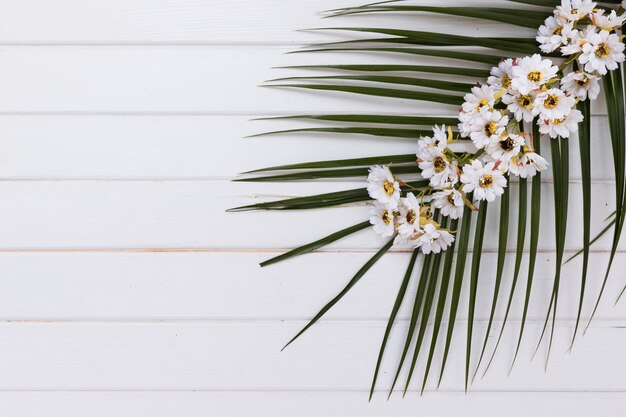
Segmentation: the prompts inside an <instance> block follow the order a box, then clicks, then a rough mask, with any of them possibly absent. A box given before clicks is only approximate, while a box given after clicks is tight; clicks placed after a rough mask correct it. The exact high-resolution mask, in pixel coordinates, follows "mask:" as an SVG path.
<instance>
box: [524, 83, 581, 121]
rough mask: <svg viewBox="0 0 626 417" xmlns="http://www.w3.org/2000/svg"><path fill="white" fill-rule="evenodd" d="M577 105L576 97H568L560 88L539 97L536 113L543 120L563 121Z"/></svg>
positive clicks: (536, 100)
mask: <svg viewBox="0 0 626 417" xmlns="http://www.w3.org/2000/svg"><path fill="white" fill-rule="evenodd" d="M575 104H576V100H575V99H574V97H572V96H568V95H566V94H565V93H564V92H563V91H562V90H561V89H559V88H551V89H549V90H548V91H544V92H542V93H540V94H538V95H537V98H536V99H535V108H534V111H535V114H539V117H541V118H542V119H563V118H564V117H565V116H567V115H568V114H569V113H570V112H571V111H572V107H574V105H575Z"/></svg>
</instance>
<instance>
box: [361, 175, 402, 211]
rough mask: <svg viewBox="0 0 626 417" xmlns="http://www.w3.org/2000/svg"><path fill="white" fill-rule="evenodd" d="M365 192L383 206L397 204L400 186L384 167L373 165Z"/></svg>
mask: <svg viewBox="0 0 626 417" xmlns="http://www.w3.org/2000/svg"><path fill="white" fill-rule="evenodd" d="M367 192H368V193H369V195H370V197H372V198H373V199H374V200H378V201H380V202H381V203H383V204H389V205H393V204H398V201H399V200H400V184H399V183H398V181H396V179H395V178H394V176H393V174H392V173H391V171H389V168H388V167H385V166H380V165H375V166H373V167H371V168H370V173H369V176H368V177H367Z"/></svg>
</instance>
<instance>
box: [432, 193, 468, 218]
mask: <svg viewBox="0 0 626 417" xmlns="http://www.w3.org/2000/svg"><path fill="white" fill-rule="evenodd" d="M432 197H433V199H432V202H431V204H432V205H433V206H434V207H435V208H437V209H439V211H440V212H441V214H442V215H444V216H448V217H450V218H451V219H460V218H461V217H463V208H464V207H465V204H464V203H463V194H461V193H460V192H459V191H458V190H456V189H454V188H450V189H447V190H441V191H438V192H436V193H435V194H433V196H432Z"/></svg>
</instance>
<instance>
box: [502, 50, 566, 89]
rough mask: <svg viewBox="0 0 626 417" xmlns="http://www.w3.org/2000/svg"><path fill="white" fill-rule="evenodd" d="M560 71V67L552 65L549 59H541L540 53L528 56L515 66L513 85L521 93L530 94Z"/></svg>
mask: <svg viewBox="0 0 626 417" xmlns="http://www.w3.org/2000/svg"><path fill="white" fill-rule="evenodd" d="M558 71H559V67H557V66H554V65H552V61H551V60H549V59H541V55H539V54H535V55H533V56H532V57H528V56H527V57H525V58H522V59H520V60H518V65H515V66H514V67H513V80H512V81H511V86H512V87H513V88H514V89H516V90H517V91H519V92H520V93H521V94H528V93H530V92H531V91H532V90H535V89H537V88H540V87H541V86H542V85H544V84H545V83H547V82H548V81H549V80H550V79H552V78H554V77H555V76H556V74H557V72H558Z"/></svg>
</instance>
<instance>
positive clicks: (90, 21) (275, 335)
mask: <svg viewBox="0 0 626 417" xmlns="http://www.w3.org/2000/svg"><path fill="white" fill-rule="evenodd" d="M460 1H463V0H456V1H455V0H446V1H445V2H439V3H446V4H459V2H460ZM355 3H358V1H356V2H355V1H350V0H315V1H308V2H299V1H288V0H267V1H262V2H259V1H251V0H233V1H218V0H130V1H128V0H126V1H121V0H116V1H102V0H83V1H73V0H56V1H46V0H3V1H2V2H0V179H1V180H2V182H0V195H1V196H2V199H1V200H0V231H1V233H0V271H1V272H2V273H1V275H0V415H3V416H4V415H7V416H15V417H25V416H41V415H47V416H64V417H74V416H111V415H116V416H151V417H153V416H154V417H160V416H171V415H180V416H200V415H203V416H204V415H219V416H267V415H274V416H294V415H296V416H302V417H309V416H330V415H336V414H337V413H341V415H342V416H370V415H371V416H374V415H376V416H378V415H385V416H404V415H407V414H408V413H422V414H423V415H427V416H449V415H468V416H474V415H480V416H501V415H508V416H527V415H529V414H530V415H534V416H554V415H568V416H588V415H601V416H606V417H610V416H621V415H623V410H624V406H625V405H626V382H625V379H624V375H625V374H626V361H625V360H624V355H623V352H624V346H626V319H625V316H626V304H624V303H621V304H618V305H617V306H615V307H613V306H612V304H613V303H612V301H613V299H614V296H615V295H616V294H617V293H618V292H619V291H620V290H621V288H622V286H623V285H624V283H625V282H624V278H623V274H620V272H621V271H623V270H624V268H625V267H626V258H625V257H624V252H623V249H626V247H624V246H622V250H621V251H620V253H619V255H618V258H617V261H616V263H617V264H616V266H615V271H616V273H615V274H614V277H613V279H612V280H611V281H609V285H608V288H607V290H606V291H607V297H606V299H605V302H604V303H603V305H602V306H601V308H600V310H599V312H598V316H597V320H596V321H595V322H594V325H593V326H592V328H591V329H590V331H589V332H588V334H587V335H586V336H585V337H584V338H581V339H580V340H579V341H578V343H577V344H576V346H575V348H574V350H573V351H572V353H570V354H567V353H564V352H565V350H566V348H567V342H568V341H569V337H570V335H571V332H572V330H573V323H574V318H575V314H576V307H577V305H576V302H577V286H578V279H579V277H578V273H577V271H578V269H577V268H578V267H579V266H580V260H577V261H575V262H573V263H572V264H568V265H567V266H566V268H565V275H564V276H565V280H564V281H565V282H564V289H563V296H562V297H561V306H560V309H559V319H558V324H557V330H558V333H557V337H556V341H555V348H554V351H553V354H552V358H551V362H550V366H549V368H548V372H547V373H544V370H543V362H542V360H541V358H536V359H535V360H534V361H533V362H530V355H531V353H532V352H531V350H532V348H533V347H534V343H536V340H537V338H538V334H539V332H540V326H541V324H542V319H543V315H544V314H545V307H546V303H547V301H548V300H547V299H546V294H547V291H548V289H549V287H550V285H551V278H552V268H553V266H554V262H555V259H554V258H555V257H554V254H553V252H552V250H553V248H554V243H553V240H552V233H553V221H552V219H551V217H552V216H551V212H550V203H548V202H546V203H545V204H544V215H543V219H542V227H543V229H544V234H543V237H542V239H541V242H540V248H541V253H540V255H539V259H538V275H537V278H536V283H535V291H534V293H533V294H534V298H533V300H532V303H533V306H532V308H531V312H530V316H529V322H530V324H529V327H528V330H527V339H526V342H527V343H526V344H525V345H524V347H523V351H522V353H521V356H520V359H519V361H518V364H517V367H516V368H515V370H514V371H513V373H512V374H511V376H510V377H507V370H508V366H509V363H510V360H511V357H510V350H511V347H512V344H513V343H514V337H515V333H514V332H515V330H516V329H517V326H519V321H520V318H521V317H520V307H521V302H522V300H521V292H522V291H524V285H521V286H520V288H519V289H518V291H519V294H518V298H517V299H516V300H515V302H514V304H513V312H512V316H511V325H510V326H509V327H508V330H507V333H505V337H504V342H503V344H504V346H503V349H502V350H501V352H500V353H499V355H498V356H497V357H496V360H495V362H494V366H493V369H492V370H491V372H490V374H488V375H487V377H485V379H484V380H480V381H478V382H477V383H476V384H475V386H474V387H473V388H472V390H471V392H470V393H469V394H468V395H464V394H463V392H462V386H461V381H462V377H461V374H462V372H463V366H464V363H463V358H462V353H463V352H462V351H463V349H464V343H463V339H464V337H465V336H464V331H463V330H462V329H461V328H459V332H458V336H457V337H456V342H457V343H456V344H455V346H454V348H453V349H454V352H452V356H451V362H450V364H449V366H448V373H447V375H446V377H445V379H444V383H443V385H442V390H441V391H439V392H433V391H432V388H433V387H432V386H431V387H430V389H429V392H427V394H426V395H425V396H424V397H422V398H419V396H418V394H417V393H416V392H415V391H411V392H410V393H409V395H408V397H407V399H405V400H401V399H400V394H397V395H395V396H394V397H392V400H391V401H390V402H386V401H384V394H382V393H381V394H379V395H378V396H377V397H376V398H375V401H374V402H372V403H368V402H367V389H368V386H369V382H370V377H371V373H372V370H373V365H374V361H375V358H376V353H377V349H378V344H379V340H380V337H381V336H382V332H383V329H384V325H385V320H386V317H387V315H388V313H389V309H390V308H391V304H392V303H393V299H394V297H395V292H396V290H397V286H398V285H399V282H400V279H401V275H402V273H403V268H404V264H405V263H406V262H407V254H406V253H404V252H402V251H396V252H394V253H392V254H390V255H388V256H387V257H386V258H385V259H384V260H383V261H381V262H380V263H379V264H378V265H376V266H375V267H374V268H373V270H372V272H371V273H370V274H369V275H368V276H367V277H365V278H364V279H363V280H362V282H361V283H360V284H359V285H358V286H357V287H355V289H354V290H353V292H351V294H349V295H348V296H347V297H346V298H345V300H344V301H343V302H342V303H341V304H339V305H338V306H336V308H335V309H333V310H332V311H331V312H330V313H329V314H328V317H327V318H326V319H325V320H323V321H322V323H320V324H319V325H318V326H316V327H315V328H314V329H312V330H311V332H310V333H309V334H307V335H306V336H305V337H303V339H302V340H301V341H299V342H298V343H297V344H294V345H293V346H292V347H290V348H289V349H288V350H286V351H285V352H283V353H280V347H281V346H282V344H283V343H284V342H285V341H286V340H288V338H289V337H290V336H291V335H293V333H294V332H295V331H297V330H298V329H299V328H300V327H301V326H303V325H304V324H305V323H306V320H307V319H308V318H310V317H311V315H312V314H313V313H315V312H316V311H317V309H319V307H320V306H321V305H323V303H324V302H325V301H326V300H327V299H329V298H330V297H332V296H333V295H334V294H335V293H336V292H337V291H338V290H340V289H341V288H342V287H343V285H345V282H346V281H347V279H348V278H349V276H350V274H351V273H353V272H354V271H355V270H356V269H357V268H358V266H359V265H360V264H361V263H362V262H364V261H365V260H366V259H367V258H368V257H369V256H371V253H372V250H374V249H375V248H376V245H377V244H379V241H378V240H377V239H376V237H375V236H373V235H372V234H370V233H368V232H363V233H360V234H358V235H355V236H354V237H352V238H349V239H346V240H344V241H341V242H338V243H337V244H335V245H333V246H332V247H330V248H328V249H326V250H324V251H322V252H320V253H317V254H313V255H309V256H307V257H304V258H301V259H298V260H293V261H289V262H286V263H284V264H280V265H276V266H274V267H270V268H266V269H261V268H259V267H258V263H259V262H260V261H262V260H264V259H267V258H268V257H271V256H275V255H276V254H278V253H280V252H281V251H283V250H285V249H287V248H290V247H293V246H295V245H297V244H300V243H303V242H307V241H310V240H312V239H314V238H317V237H320V236H322V235H324V234H325V233H327V232H331V231H334V230H335V229H337V228H339V227H345V226H346V225H348V224H353V223H356V222H359V221H362V219H363V218H365V216H366V214H367V208H366V207H364V206H355V207H349V208H341V209H334V210H332V211H325V210H322V211H315V212H309V213H245V214H244V213H236V214H228V213H225V209H227V208H229V207H233V206H237V205H243V204H250V203H252V202H256V201H261V200H264V199H269V198H274V197H277V196H290V195H304V194H308V193H317V192H326V191H333V190H341V189H347V188H356V187H359V184H358V182H356V181H340V182H337V181H329V182H322V183H315V184H313V183H306V184H274V185H263V184H256V185H255V184H242V183H232V182H230V180H231V179H234V178H236V177H237V173H238V172H242V171H244V170H248V169H253V168H258V167H262V166H267V165H273V164H279V163H285V162H299V161H306V160H314V159H327V158H344V157H358V156H367V155H375V154H382V153H388V154H393V153H406V152H411V151H412V150H413V144H412V141H406V140H404V141H401V140H398V141H388V142H385V143H381V142H380V141H375V140H372V139H371V138H367V137H362V138H345V137H344V138H340V137H333V136H331V135H324V136H321V135H320V136H317V137H307V138H305V137H302V135H299V136H298V135H290V136H283V137H272V138H247V139H246V138H244V137H245V136H248V135H251V134H254V133H258V132H261V131H264V130H272V129H274V128H280V127H282V126H286V127H289V126H292V125H293V124H289V123H286V122H285V123H282V122H281V123H278V122H276V121H272V122H267V121H266V122H255V123H253V122H249V119H252V118H254V117H259V116H268V115H279V114H284V113H287V112H314V113H315V112H320V111H326V112H330V111H333V112H344V113H345V112H353V111H357V110H362V111H371V112H373V111H378V112H384V113H404V114H410V113H411V112H413V111H416V110H422V111H423V109H424V106H423V105H421V104H419V103H414V102H408V101H403V100H395V101H385V100H376V99H369V98H368V99H365V98H360V99H358V100H355V98H354V97H347V96H339V95H337V96H335V98H334V99H333V100H330V99H327V98H326V95H321V94H316V93H310V92H309V93H304V92H300V93H296V92H286V91H279V90H271V89H262V88H257V87H256V86H257V85H258V84H260V83H262V82H263V81H264V80H266V79H270V78H275V77H279V76H282V75H285V74H288V73H289V72H287V71H285V70H272V69H271V68H272V67H276V66H281V65H296V64H305V63H327V64H331V63H362V62H363V60H364V59H365V57H364V56H357V55H355V56H343V55H337V54H325V55H317V56H304V55H284V52H287V51H290V50H292V49H294V48H297V47H299V46H301V45H303V44H306V43H307V42H311V41H316V40H320V39H328V35H324V36H322V35H316V34H313V33H308V32H294V30H295V29H301V28H307V27H315V26H322V25H327V24H328V21H322V20H320V19H319V16H318V15H316V12H318V11H321V10H325V9H330V8H334V7H340V6H347V5H353V4H355ZM489 3H490V4H491V3H498V1H495V0H494V1H490V2H489ZM464 4H473V5H484V4H485V1H478V0H475V1H474V0H472V1H470V0H467V1H464ZM346 22H350V23H354V19H346V20H343V21H341V23H346ZM359 22H366V23H369V24H376V26H382V25H383V24H394V25H396V26H400V27H407V28H413V27H414V25H415V20H414V19H412V18H408V17H385V18H381V17H380V16H377V17H376V16H367V17H363V18H362V20H359ZM383 22H384V23H383ZM421 22H425V23H424V24H423V25H422V23H420V28H428V29H433V30H437V29H440V28H441V27H442V26H441V25H443V24H446V22H449V20H448V19H446V18H441V17H432V16H430V17H429V18H428V19H426V20H422V21H421ZM458 22H459V24H458V25H455V27H454V28H453V30H455V31H457V32H458V33H464V32H468V31H470V32H471V33H475V32H476V30H477V28H478V27H479V25H478V24H477V23H476V22H475V21H471V20H468V19H458ZM337 23H339V21H337ZM480 27H481V28H482V29H483V30H484V31H485V32H484V33H485V34H493V35H498V34H501V33H502V32H501V26H500V25H494V24H486V23H484V22H483V23H482V24H481V25H480ZM446 29H450V26H449V25H447V26H446ZM516 33H518V34H523V33H530V32H529V31H525V30H522V29H519V30H516ZM367 60H368V62H380V63H383V62H391V61H392V60H393V58H392V57H389V56H382V55H381V56H372V57H368V58H367ZM395 60H396V61H398V60H399V61H403V62H413V61H412V60H411V58H406V57H405V58H395ZM422 62H428V60H426V59H425V60H423V61H422ZM428 111H429V113H432V114H450V109H449V108H446V107H444V106H430V107H429V110H428ZM593 113H594V118H593V121H592V122H593V125H594V129H595V131H596V132H598V135H597V136H596V142H595V143H597V145H595V146H594V147H593V164H594V165H593V170H594V189H595V191H594V193H595V203H594V215H595V216H596V217H595V220H594V222H593V225H594V226H593V227H594V229H595V230H599V229H600V228H601V226H602V224H603V219H604V218H605V217H606V216H607V215H608V214H610V212H611V207H612V204H613V203H612V187H613V183H612V168H611V166H612V162H611V159H610V158H611V157H610V149H609V145H608V137H607V135H608V132H607V130H608V129H607V126H606V117H605V116H604V115H605V114H606V111H605V107H604V105H603V104H602V103H598V105H597V106H595V108H594V111H593ZM571 165H572V184H571V188H570V195H571V197H570V198H571V201H572V204H571V210H570V222H571V224H572V227H571V232H570V234H569V235H568V240H567V248H568V251H569V253H572V251H574V250H576V248H578V247H579V245H580V236H581V231H580V230H578V229H577V228H576V224H577V223H578V222H580V219H581V216H582V213H581V209H580V203H579V201H580V169H579V163H578V161H577V153H576V150H575V146H572V160H571ZM514 186H516V185H514ZM544 198H545V199H546V201H549V199H550V198H551V184H550V175H549V174H548V175H546V184H545V189H544ZM513 206H515V201H513ZM492 211H493V212H494V213H492V214H495V212H496V210H492ZM296 233H297V236H296ZM490 233H491V234H489V235H488V236H490V237H493V236H494V235H493V231H491V232H490ZM491 240H492V241H489V239H488V242H487V244H486V254H485V257H484V267H483V268H484V271H485V273H484V279H483V280H481V284H480V286H479V295H480V296H481V299H485V300H486V299H488V298H489V297H490V293H491V288H492V286H493V279H494V277H493V272H494V266H495V259H496V255H495V253H493V252H494V249H495V245H494V243H493V239H491ZM609 245H610V241H608V240H602V241H600V242H599V243H598V244H597V245H595V246H594V249H593V254H592V257H591V271H592V281H593V282H592V283H591V284H590V287H589V291H590V293H591V294H596V293H597V292H598V290H599V287H600V282H599V281H600V278H601V274H600V271H602V270H603V267H604V265H605V263H606V260H607V258H608V254H607V250H608V248H609V247H610V246H609ZM510 247H511V248H513V247H514V242H513V240H511V243H510ZM511 270H512V265H507V272H508V273H507V277H509V279H510V275H511ZM522 274H523V276H522V280H524V279H525V275H524V274H525V273H524V271H523V272H522ZM509 279H507V281H506V282H505V285H504V291H508V289H509V285H510V280H509ZM522 284H523V283H522ZM465 290H466V289H465ZM407 309H408V307H407V306H406V305H405V306H404V307H403V309H402V311H401V313H400V324H399V326H398V328H397V330H396V331H395V332H394V334H395V335H396V336H398V337H396V338H394V341H393V342H392V344H391V345H390V347H389V349H388V352H389V355H388V358H387V361H386V362H385V367H384V371H385V372H384V373H383V375H382V377H381V385H380V386H381V387H382V388H384V387H386V386H388V384H389V378H390V373H391V371H392V368H393V365H394V363H395V362H394V359H395V358H396V357H397V356H398V354H399V350H400V346H399V343H400V339H399V337H400V336H401V332H402V329H403V328H404V327H405V326H406V324H407V317H408V311H407ZM488 309H489V306H487V305H484V304H482V305H479V307H478V311H477V318H478V325H477V326H478V328H479V329H480V331H482V330H484V328H485V326H486V324H487V323H486V320H487V318H488ZM503 309H504V306H503V305H501V306H500V308H499V309H498V312H497V323H496V324H498V323H499V322H500V321H501V320H502V317H503V313H504V311H503ZM588 314H589V312H588V311H587V312H586V313H585V316H586V317H587V316H588ZM460 317H461V320H463V319H465V317H466V312H465V309H463V308H462V309H461V310H460ZM461 327H462V326H461Z"/></svg>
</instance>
